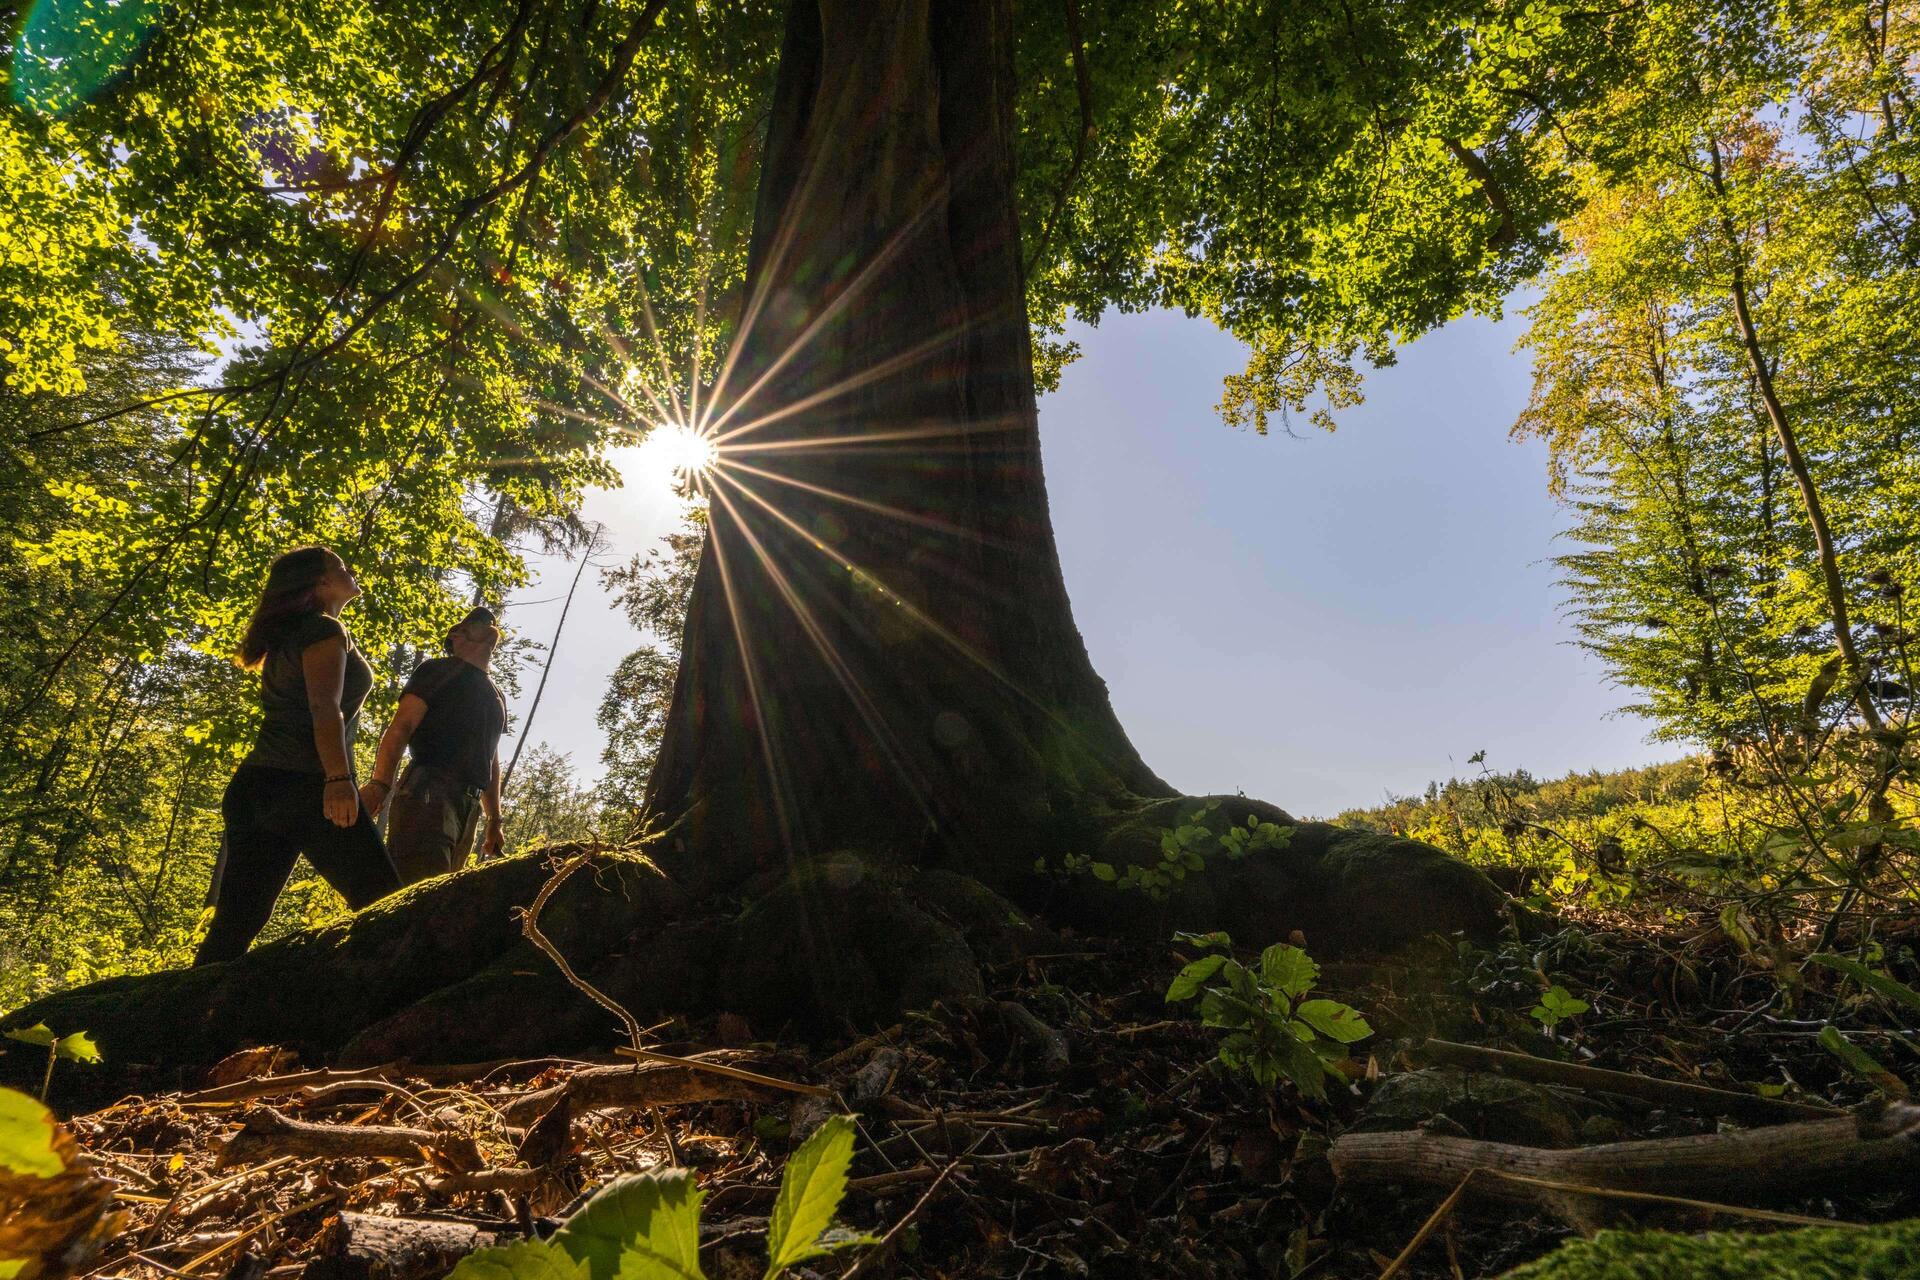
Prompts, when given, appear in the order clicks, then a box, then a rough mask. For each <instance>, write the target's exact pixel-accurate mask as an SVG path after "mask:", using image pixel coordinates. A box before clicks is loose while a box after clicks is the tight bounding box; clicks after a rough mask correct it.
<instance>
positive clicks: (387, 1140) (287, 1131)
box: [215, 1107, 486, 1172]
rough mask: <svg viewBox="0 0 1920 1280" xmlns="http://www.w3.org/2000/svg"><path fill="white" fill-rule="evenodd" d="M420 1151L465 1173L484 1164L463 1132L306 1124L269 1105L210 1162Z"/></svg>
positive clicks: (404, 1155) (396, 1156) (388, 1156)
mask: <svg viewBox="0 0 1920 1280" xmlns="http://www.w3.org/2000/svg"><path fill="white" fill-rule="evenodd" d="M423 1151H427V1152H432V1153H433V1154H434V1155H437V1156H439V1157H440V1158H441V1160H442V1161H443V1162H444V1163H445V1164H446V1165H447V1167H449V1168H452V1169H458V1170H462V1171H465V1172H472V1171H474V1170H477V1169H481V1168H484V1167H485V1165H486V1162H485V1161H484V1160H482V1159H481V1158H480V1148H479V1146H478V1145H477V1144H476V1143H475V1142H474V1140H473V1139H472V1138H469V1137H467V1136H466V1135H464V1134H456V1133H435V1132H433V1131H431V1130H428V1129H403V1128H399V1127H398V1126H394V1125H379V1124H308V1123H306V1122H305V1121H302V1120H289V1119H287V1117H285V1116H283V1115H281V1114H280V1113H279V1112H277V1111H275V1110H273V1109H272V1108H270V1107H263V1108H261V1109H260V1110H258V1111H256V1112H254V1113H253V1114H251V1115H249V1116H248V1117H247V1122H246V1126H245V1127H244V1128H243V1129H241V1130H240V1132H238V1133H236V1134H234V1135H233V1136H232V1137H231V1138H228V1139H227V1140H226V1142H224V1143H223V1144H221V1147H220V1152H219V1157H218V1159H217V1160H216V1162H215V1163H216V1164H217V1165H218V1166H219V1167H221V1168H225V1167H227V1166H228V1165H234V1164H247V1163H252V1162H253V1161H256V1160H264V1159H269V1158H271V1157H274V1156H304V1157H315V1156H318V1157H321V1158H324V1159H360V1160H410V1159H417V1158H418V1157H419V1155H420V1153H421V1152H423Z"/></svg>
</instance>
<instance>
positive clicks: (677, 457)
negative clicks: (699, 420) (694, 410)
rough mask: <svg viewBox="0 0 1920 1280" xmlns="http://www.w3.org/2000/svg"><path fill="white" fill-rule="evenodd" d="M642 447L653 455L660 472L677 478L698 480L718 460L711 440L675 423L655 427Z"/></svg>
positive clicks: (717, 454) (717, 452)
mask: <svg viewBox="0 0 1920 1280" xmlns="http://www.w3.org/2000/svg"><path fill="white" fill-rule="evenodd" d="M644 447H645V448H648V449H651V450H653V451H654V456H655V457H657V458H658V459H659V463H658V465H659V467H660V469H661V470H663V471H666V472H668V473H669V474H671V475H676V476H698V475H700V474H701V473H702V472H704V471H705V470H706V469H707V468H709V467H711V466H712V465H713V464H714V462H715V461H716V460H717V459H718V457H719V450H717V449H715V448H714V446H713V441H712V440H710V439H708V438H707V437H706V436H703V435H701V434H700V433H699V432H698V431H695V430H694V429H693V428H691V427H683V426H680V425H679V424H678V423H670V424H667V425H665V426H659V427H655V428H654V429H653V434H652V435H650V436H648V437H647V442H646V445H645V446H644Z"/></svg>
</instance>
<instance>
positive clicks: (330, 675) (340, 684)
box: [300, 636, 360, 827]
mask: <svg viewBox="0 0 1920 1280" xmlns="http://www.w3.org/2000/svg"><path fill="white" fill-rule="evenodd" d="M300 672H301V674H302V675H304V676H305V677H306V681H307V710H308V711H309V712H310V713H311V714H312V715H313V746H314V750H316V751H318V752H319V753H320V767H321V768H323V769H325V770H326V772H327V777H328V778H329V779H330V781H329V782H328V783H327V788H326V793H325V799H324V800H323V802H322V803H323V805H324V807H325V810H326V815H327V820H328V821H330V822H332V823H333V825H334V826H336V827H350V826H352V825H353V824H354V823H355V822H356V821H358V820H359V817H360V793H359V792H358V791H356V790H354V786H353V763H352V761H351V760H350V759H349V758H348V756H347V718H346V717H345V716H344V715H342V714H340V695H341V692H342V691H343V690H344V689H345V688H346V684H347V642H346V641H345V640H344V639H341V638H340V637H338V636H332V637H329V638H328V639H325V640H316V641H314V642H313V643H312V644H310V645H308V646H307V647H306V648H305V649H302V650H301V651H300Z"/></svg>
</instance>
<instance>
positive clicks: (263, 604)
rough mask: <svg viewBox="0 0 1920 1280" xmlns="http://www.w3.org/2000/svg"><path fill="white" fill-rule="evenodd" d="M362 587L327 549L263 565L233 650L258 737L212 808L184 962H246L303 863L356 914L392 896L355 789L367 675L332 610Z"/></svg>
mask: <svg viewBox="0 0 1920 1280" xmlns="http://www.w3.org/2000/svg"><path fill="white" fill-rule="evenodd" d="M359 594H360V584H359V583H357V582H355V581H354V580H353V573H352V571H351V570H349V569H348V568H347V566H346V563H345V562H344V561H342V560H341V559H340V557H339V556H337V555H335V554H334V553H333V552H331V551H329V550H328V549H327V548H325V547H301V548H299V549H298V550H295V551H289V552H287V553H286V554H285V555H283V556H281V557H280V558H279V559H278V560H275V561H274V562H273V567H272V568H271V569H269V570H268V571H267V586H266V590H265V591H264V592H263V593H262V594H261V597H260V603H259V605H258V607H256V608H255V609H254V611H253V618H252V620H251V621H250V622H248V623H247V632H246V635H245V636H244V637H243V638H242V639H241V641H240V653H239V662H240V665H241V666H243V667H245V668H247V669H248V670H258V671H259V672H260V705H261V709H262V710H263V711H264V712H265V713H266V714H265V718H264V720H263V721H262V723H261V725H260V736H259V738H258V739H257V740H256V741H255V742H254V746H253V750H252V752H250V753H249V754H248V756H247V758H246V760H245V761H244V762H242V764H241V765H240V768H239V769H238V770H237V771H236V772H235V773H234V775H233V781H232V782H230V783H228V784H227V794H226V798H225V799H224V800H223V801H221V805H220V810H221V815H222V816H223V817H224V818H225V819H226V828H227V829H226V836H225V838H224V839H223V840H222V841H221V847H220V862H219V865H218V866H217V867H215V868H214V873H213V888H212V890H211V891H210V894H209V897H210V898H211V900H212V902H213V923H212V925H211V926H210V927H209V928H208V930H207V937H206V940H205V941H204V942H202V943H201V944H200V950H199V951H198V952H197V953H196V954H195V956H194V959H193V962H194V963H195V964H196V965H201V964H211V963H213V962H215V961H218V960H231V959H233V958H234V957H236V956H239V955H242V954H244V953H245V952H246V949H247V946H248V944H250V943H251V942H252V941H253V940H254V938H255V937H256V936H257V935H258V934H259V932H260V930H261V929H263V928H265V927H266V923H267V917H268V916H270V915H271V914H272V913H273V902H274V899H275V898H278V897H279V896H280V890H281V889H282V888H283V887H285V885H286V883H287V876H288V875H289V874H290V873H291V872H292V871H293V863H294V860H295V859H296V858H298V857H299V856H300V855H301V854H303V853H304V854H306V855H307V860H308V861H309V862H311V863H312V864H313V868H314V870H316V871H318V872H319V873H320V874H321V875H322V876H323V877H324V878H325V879H326V882H327V883H328V884H330V885H332V886H333V887H334V888H335V889H337V890H339V892H340V896H341V897H343V898H345V899H346V900H347V902H348V904H349V905H350V906H352V907H354V908H355V909H358V908H360V907H364V906H366V905H367V904H368V903H370V902H372V901H374V900H375V899H377V898H380V897H381V896H383V895H385V894H388V893H391V892H392V891H393V890H395V889H398V888H399V887H400V877H399V876H398V875H397V874H396V873H395V871H394V869H393V863H392V862H391V861H390V860H389V859H388V857H387V850H386V846H385V845H384V844H382V843H381V840H380V833H379V832H378V831H376V830H375V829H374V825H373V819H372V818H371V817H369V816H368V815H367V814H366V813H365V812H364V811H363V810H362V809H361V807H360V793H359V788H357V787H356V786H355V785H354V780H353V750H352V743H353V723H354V718H355V717H356V716H358V715H359V713H360V704H361V703H362V702H364V701H366V697H367V690H368V689H369V688H371V687H372V685H373V668H371V667H370V666H368V665H367V660H366V659H365V658H363V657H361V656H360V652H359V650H357V649H355V648H354V647H353V640H352V638H351V637H349V636H348V635H347V632H346V628H344V627H342V626H341V625H340V610H341V609H342V608H344V607H345V606H346V604H347V602H348V601H350V600H353V599H354V598H356V597H357V596H359Z"/></svg>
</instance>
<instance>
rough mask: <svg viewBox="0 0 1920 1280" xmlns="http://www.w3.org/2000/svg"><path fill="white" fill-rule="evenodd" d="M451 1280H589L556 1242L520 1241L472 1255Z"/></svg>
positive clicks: (583, 1268) (450, 1275) (581, 1265)
mask: <svg viewBox="0 0 1920 1280" xmlns="http://www.w3.org/2000/svg"><path fill="white" fill-rule="evenodd" d="M447 1280H587V1267H586V1264H585V1263H582V1262H580V1261H579V1260H577V1259H575V1258H574V1257H573V1256H572V1255H570V1254H569V1253H567V1251H566V1250H565V1249H562V1248H560V1247H559V1246H557V1245H555V1244H554V1243H553V1242H552V1241H549V1240H516V1241H514V1242H513V1243H512V1244H508V1245H501V1246H499V1247H498V1248H492V1249H478V1250H475V1251H474V1252H473V1253H470V1254H468V1255H467V1256H466V1257H464V1258H462V1259H460V1261H459V1262H458V1263H457V1264H455V1266H454V1268H453V1270H452V1271H451V1272H449V1273H448V1275H447Z"/></svg>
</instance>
